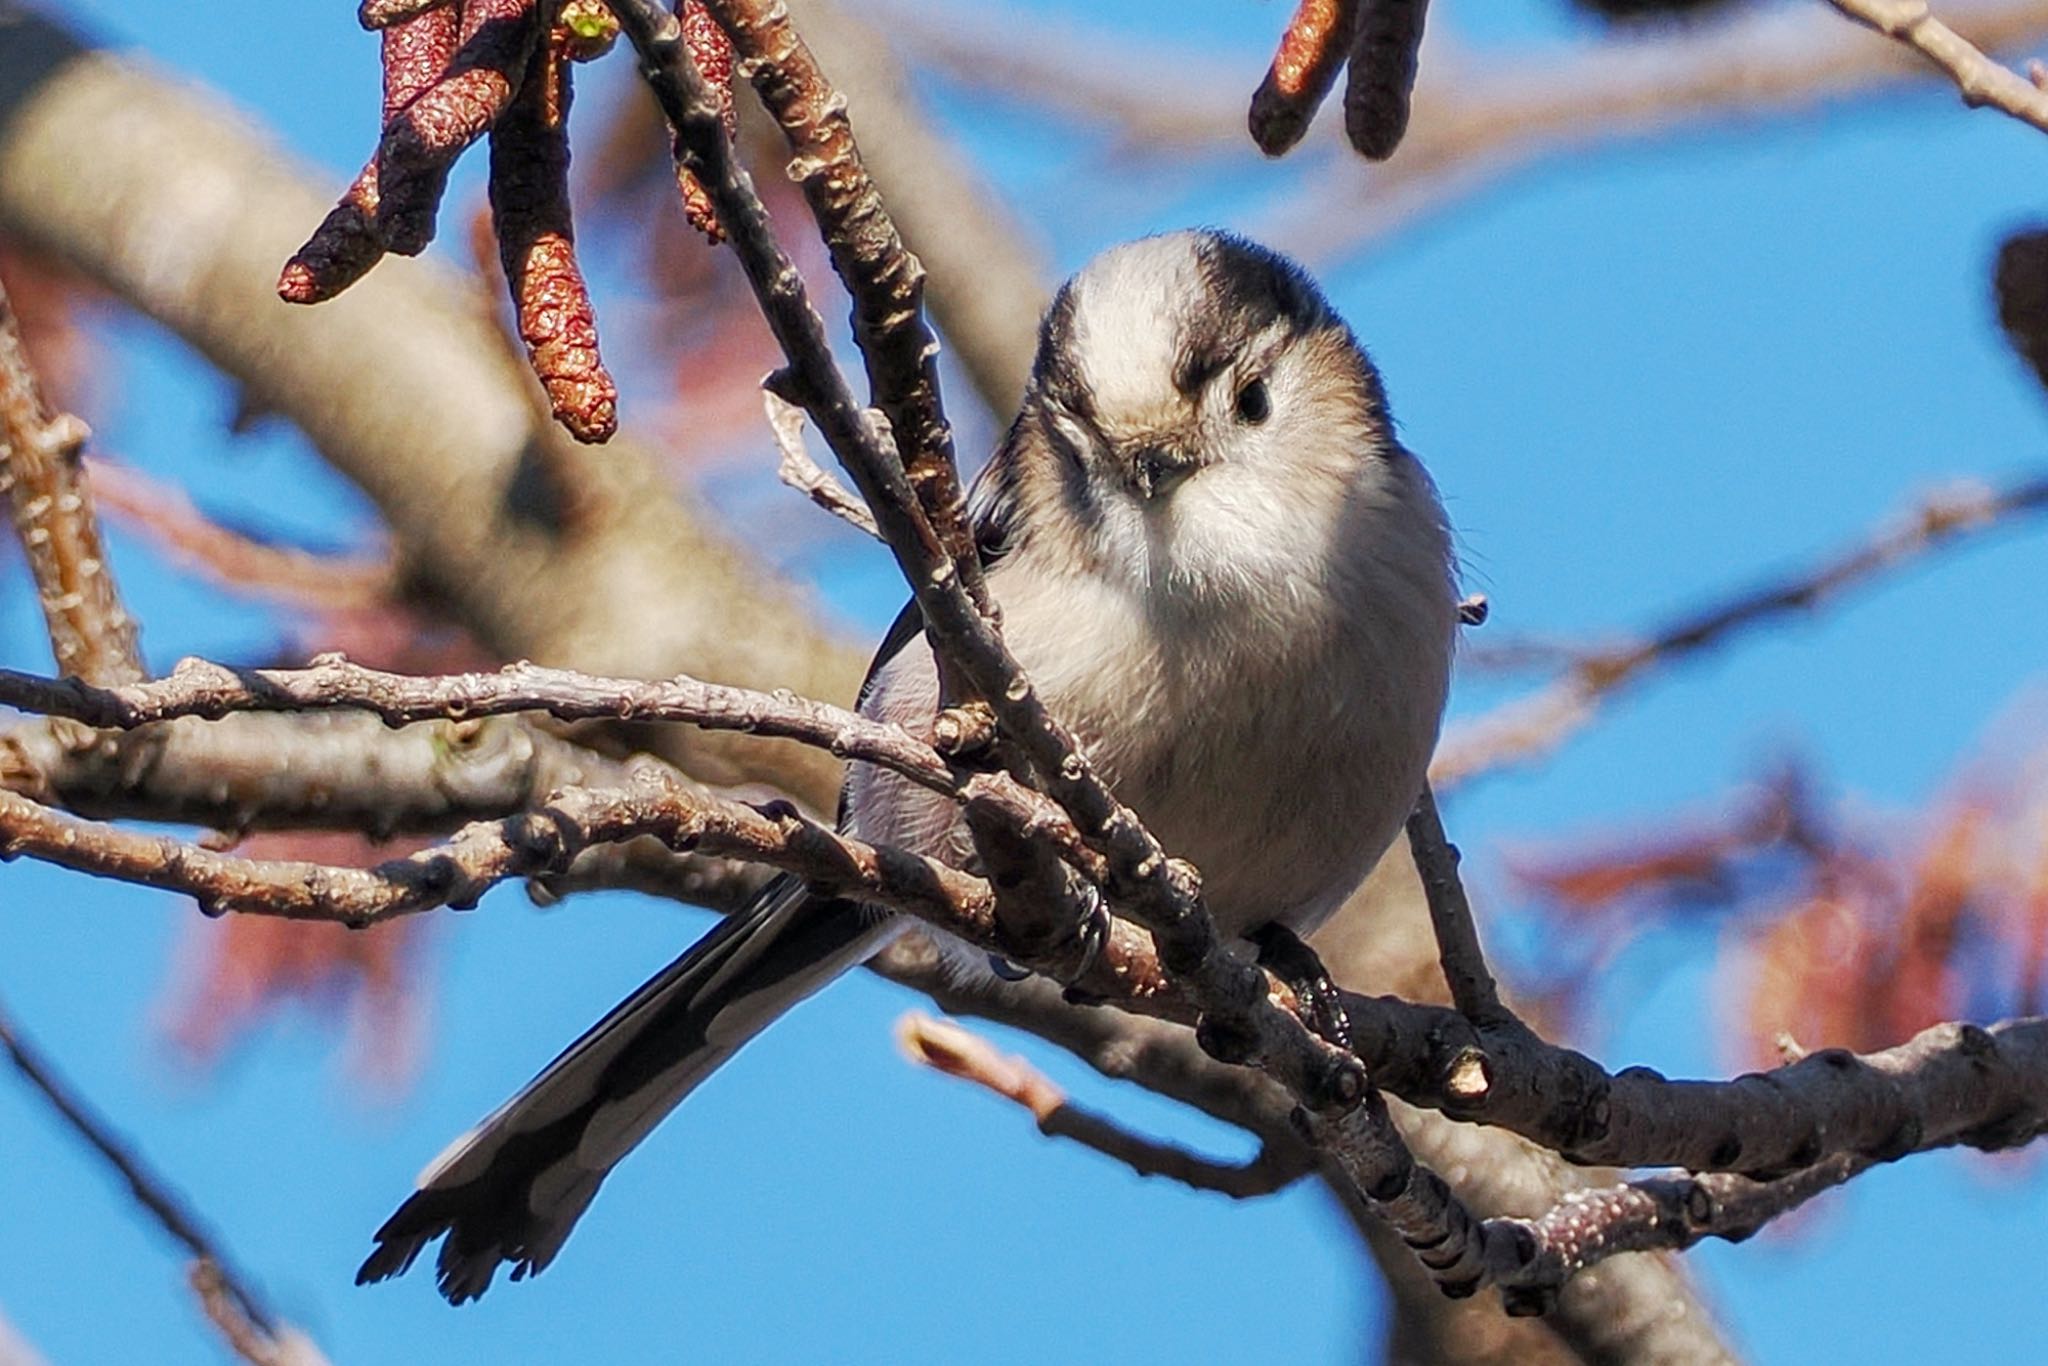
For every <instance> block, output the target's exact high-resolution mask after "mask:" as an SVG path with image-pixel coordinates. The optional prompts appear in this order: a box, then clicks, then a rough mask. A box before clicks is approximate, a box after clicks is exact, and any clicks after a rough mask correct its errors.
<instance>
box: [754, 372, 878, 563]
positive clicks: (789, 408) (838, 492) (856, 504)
mask: <svg viewBox="0 0 2048 1366" xmlns="http://www.w3.org/2000/svg"><path fill="white" fill-rule="evenodd" d="M761 405H762V406H763V407H764V408H766V409H767V411H768V430H770V431H771V432H773V433H775V448H776V450H777V451H779V452H780V453H781V457H782V458H781V459H780V460H779V461H778V462H777V464H776V466H775V477H776V478H778V479H780V480H781V481H782V482H783V483H785V484H787V485H789V487H791V488H793V489H795V490H796V491H797V492H798V493H801V494H802V495H803V496H804V497H806V498H808V499H810V500H811V501H812V502H813V503H816V504H817V505H818V506H819V507H821V508H823V509H825V511H827V512H829V513H831V514H832V515H833V516H834V517H837V518H838V519H839V520H841V521H842V522H845V523H846V524H848V525H849V526H851V527H853V528H854V529H855V530H856V531H862V532H865V533H867V534H868V535H870V536H873V537H874V538H875V539H876V540H880V539H881V538H882V533H881V530H880V529H879V528H877V527H876V526H875V514H874V513H872V512H869V511H868V505H867V504H866V503H863V502H862V501H861V500H860V499H858V498H856V497H854V496H853V495H852V494H850V493H848V492H847V491H846V487H845V486H844V485H843V484H841V483H840V482H839V481H838V480H837V479H834V478H833V477H832V476H831V475H830V474H828V473H826V472H825V470H824V469H823V468H822V467H821V466H820V465H819V464H818V462H817V461H815V460H813V459H811V453H810V452H809V451H807V450H805V449H804V410H803V409H802V408H799V407H798V406H797V405H796V404H794V403H791V402H790V401H789V400H788V399H786V398H784V397H782V395H780V394H778V393H776V392H775V390H774V389H773V388H771V387H769V386H768V385H763V386H762V387H761Z"/></svg>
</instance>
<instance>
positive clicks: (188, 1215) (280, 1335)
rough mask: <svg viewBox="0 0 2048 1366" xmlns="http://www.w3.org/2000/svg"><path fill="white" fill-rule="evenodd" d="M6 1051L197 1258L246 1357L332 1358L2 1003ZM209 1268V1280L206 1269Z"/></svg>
mask: <svg viewBox="0 0 2048 1366" xmlns="http://www.w3.org/2000/svg"><path fill="white" fill-rule="evenodd" d="M0 1051H4V1052H5V1053H6V1054H7V1057H8V1059H9V1060H10V1061H11V1062H12V1063H13V1064H14V1070H15V1071H16V1072H17V1073H19V1074H20V1075H21V1077H22V1079H23V1080H24V1081H26V1082H28V1084H29V1085H30V1086H31V1087H33V1088H34V1089H35V1090H36V1091H37V1092H39V1093H40V1094H41V1095H42V1097H43V1099H44V1100H45V1101H47V1102H48V1103H49V1106H50V1108H51V1109H52V1110H54V1111H56V1112H57V1115H58V1117H59V1118H61V1119H62V1120H63V1121H64V1123H65V1124H66V1125H67V1126H69V1127H70V1129H71V1131H72V1132H73V1133H75V1134H76V1135H77V1136H78V1137H79V1138H80V1139H82V1140H84V1142H85V1144H86V1146H87V1147H89V1148H91V1149H92V1150H93V1151H94V1152H95V1153H97V1154H98V1155H99V1157H100V1160H101V1161H103V1162H105V1163H106V1164H107V1165H108V1166H109V1167H111V1168H113V1170H114V1172H115V1173H116V1174H117V1175H118V1176H119V1177H120V1178H121V1180H122V1181H123V1182H125V1183H126V1184H127V1186H128V1193H129V1194H130V1195H131V1196H133V1197H134V1199H135V1203H136V1204H137V1205H139V1206H141V1207H142V1209H143V1211H144V1212H145V1213H146V1214H148V1215H149V1217H150V1218H151V1219H152V1220H154V1221H155V1222H156V1224H157V1226H158V1227H159V1228H161V1229H163V1231H164V1232H165V1233H167V1234H169V1235H170V1237H171V1239H172V1240H173V1241H174V1242H177V1243H178V1244H180V1245H181V1246H183V1247H184V1248H185V1249H186V1251H188V1252H190V1253H191V1254H192V1256H193V1257H194V1258H196V1259H197V1262H196V1265H195V1266H194V1269H193V1284H194V1288H195V1290H198V1291H199V1292H200V1298H201V1300H202V1303H205V1304H207V1306H208V1312H209V1317H214V1318H215V1322H216V1323H222V1318H223V1317H224V1316H231V1319H232V1321H233V1322H234V1323H235V1324H237V1325H239V1326H238V1328H237V1329H236V1331H232V1332H230V1331H228V1328H227V1325H226V1324H224V1323H223V1324H222V1326H223V1331H224V1333H226V1335H227V1337H228V1341H229V1344H230V1345H231V1346H232V1347H234V1349H235V1350H236V1352H237V1353H238V1354H240V1355H241V1356H243V1357H244V1358H245V1359H246V1360H249V1361H251V1362H257V1363H259V1366H287V1364H289V1366H324V1362H325V1358H324V1357H322V1356H321V1354H320V1352H319V1350H318V1349H317V1348H315V1347H314V1346H313V1344H312V1342H311V1340H310V1339H308V1338H307V1337H306V1336H305V1334H303V1333H301V1332H300V1331H299V1330H298V1329H296V1328H294V1327H292V1326H291V1325H290V1324H289V1323H286V1322H285V1321H284V1320H282V1319H280V1318H278V1317H277V1316H276V1315H275V1314H274V1313H272V1312H271V1311H270V1310H269V1309H268V1308H267V1307H266V1306H265V1305H264V1303H263V1300H262V1297H261V1296H259V1295H258V1294H257V1293H256V1291H255V1290H254V1288H253V1287H252V1286H251V1285H250V1283H249V1280H248V1278H247V1277H245V1276H242V1275H240V1274H239V1273H237V1272H236V1271H235V1270H234V1269H233V1262H232V1261H231V1260H230V1259H229V1258H228V1256H227V1254H226V1253H225V1252H223V1251H222V1250H221V1247H220V1243H219V1240H218V1239H217V1238H215V1237H214V1236H213V1235H212V1234H210V1233H208V1232H207V1230H206V1228H205V1227H204V1224H203V1223H202V1221H201V1220H200V1218H199V1216H198V1215H196V1214H195V1213H193V1211H192V1210H191V1209H190V1208H189V1207H188V1206H187V1205H186V1204H185V1202H184V1200H183V1199H182V1198H181V1197H180V1196H178V1195H177V1194H176V1193H175V1192H174V1191H172V1190H171V1188H170V1186H169V1185H168V1184H167V1183H166V1182H165V1181H164V1180H163V1178H162V1177H160V1176H158V1175H157V1174H156V1173H154V1172H152V1171H151V1170H150V1169H149V1167H148V1166H147V1165H146V1164H145V1163H144V1162H143V1160H142V1159H141V1158H140V1157H138V1156H137V1155H136V1154H135V1153H134V1152H132V1151H130V1149H129V1148H128V1146H127V1145H126V1144H125V1143H123V1142H122V1141H121V1140H120V1139H119V1138H117V1137H115V1136H114V1133H113V1131H112V1130H111V1129H109V1128H108V1126H107V1124H106V1122H105V1121H104V1120H102V1119H101V1118H100V1117H99V1116H97V1115H95V1114H94V1113H93V1112H92V1108H91V1107H90V1106H89V1105H87V1104H86V1102H85V1100H84V1099H83V1098H82V1097H81V1096H79V1095H78V1093H77V1092H76V1091H75V1090H73V1089H72V1087H71V1086H70V1085H69V1084H68V1083H66V1082H65V1081H64V1080H63V1079H62V1078H60V1077H59V1076H58V1075H57V1073H56V1070H55V1069H54V1068H52V1067H51V1066H50V1064H49V1062H48V1061H47V1060H46V1059H45V1058H43V1057H42V1056H41V1054H40V1053H39V1052H38V1050H37V1049H36V1048H35V1047H34V1046H33V1045H31V1044H30V1043H29V1042H28V1040H27V1039H25V1038H23V1037H22V1035H21V1032H20V1030H19V1029H18V1028H17V1027H16V1025H15V1023H14V1021H13V1019H12V1018H11V1017H10V1016H9V1015H8V1013H7V1010H6V1008H5V1006H4V1005H0ZM201 1268H204V1269H205V1285H204V1286H203V1287H202V1286H201V1284H200V1269H201Z"/></svg>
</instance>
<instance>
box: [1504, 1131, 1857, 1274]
mask: <svg viewBox="0 0 2048 1366" xmlns="http://www.w3.org/2000/svg"><path fill="white" fill-rule="evenodd" d="M1872 1165H1873V1163H1872V1162H1871V1160H1870V1159H1869V1158H1866V1157H1859V1156H1856V1155H1854V1154H1850V1153H1843V1154H1838V1155H1836V1156H1834V1157H1831V1158H1828V1159H1827V1160H1825V1161H1822V1162H1817V1163H1815V1164H1814V1165H1813V1166H1811V1167H1806V1168H1802V1169H1801V1170H1799V1171H1797V1172H1794V1173H1792V1174H1791V1175H1789V1176H1783V1177H1779V1178H1778V1179H1777V1180H1775V1181H1752V1180H1750V1179H1749V1178H1748V1177H1745V1176H1731V1175H1725V1174H1723V1175H1714V1176H1692V1175H1689V1174H1687V1173H1684V1172H1678V1173H1674V1174H1672V1175H1668V1176H1650V1177H1643V1178H1640V1179H1638V1180H1635V1181H1629V1182H1626V1183H1624V1184H1622V1185H1618V1186H1608V1187H1604V1188H1599V1189H1593V1190H1580V1191H1573V1192H1572V1193H1571V1194H1569V1195H1567V1196H1565V1197H1564V1198H1563V1199H1562V1200H1560V1201H1558V1203H1557V1204H1556V1205H1555V1206H1553V1207H1552V1208H1551V1209H1550V1210H1548V1211H1546V1212H1545V1213H1544V1214H1542V1215H1541V1216H1539V1217H1537V1218H1535V1219H1508V1218H1502V1219H1490V1220H1488V1221H1487V1223H1488V1225H1489V1228H1488V1237H1487V1246H1488V1249H1489V1251H1490V1252H1491V1253H1492V1256H1493V1261H1492V1263H1491V1264H1490V1265H1489V1266H1488V1268H1487V1275H1488V1279H1489V1280H1491V1281H1493V1282H1494V1283H1496V1284H1498V1285H1499V1286H1500V1287H1501V1289H1502V1297H1503V1298H1502V1302H1503V1304H1504V1306H1505V1307H1506V1309H1507V1311H1508V1312H1509V1313H1510V1314H1541V1313H1547V1312H1549V1310H1550V1309H1551V1308H1552V1307H1553V1306H1554V1305H1555V1304H1556V1302H1557V1292H1558V1291H1559V1290H1560V1289H1561V1288H1562V1287H1563V1286H1564V1284H1565V1283H1566V1282H1567V1281H1569V1280H1571V1278H1572V1277H1574V1276H1576V1275H1578V1274H1579V1273H1581V1272H1583V1271H1587V1270H1589V1269H1591V1268H1593V1267H1595V1266H1598V1265H1599V1264H1600V1263H1602V1262H1604V1261H1606V1260H1607V1259H1608V1258H1609V1257H1613V1256H1616V1255H1618V1254H1620V1253H1624V1252H1659V1251H1663V1252H1678V1251H1682V1250H1684V1249H1685V1248H1688V1247H1691V1246H1692V1245H1693V1244H1694V1243H1697V1242H1700V1241H1701V1240H1703V1239H1706V1238H1725V1239H1727V1240H1728V1241H1729V1242H1741V1241H1742V1240H1743V1239H1745V1238H1747V1237H1749V1236H1750V1235H1751V1234H1753V1233H1755V1232H1756V1231H1757V1230H1759V1229H1761V1228H1762V1227H1763V1226H1764V1225H1765V1224H1767V1223H1769V1222H1770V1221H1771V1220H1773V1219H1776V1218H1778V1217H1779V1216H1780V1215H1784V1214H1789V1213H1790V1212H1791V1211H1793V1210H1795V1209H1797V1208H1799V1207H1800V1206H1801V1205H1803V1204H1805V1203H1806V1202H1807V1201H1809V1200H1811V1199H1813V1198H1814V1197H1815V1196H1817V1195H1820V1194H1822V1193H1823V1192H1825V1191H1828V1190H1832V1189H1833V1188H1834V1187H1836V1186H1839V1185H1841V1184H1842V1183H1843V1182H1844V1181H1847V1180H1849V1179H1850V1178H1851V1177H1853V1176H1856V1175H1858V1174H1859V1173H1861V1172H1864V1171H1867V1170H1868V1169H1869V1168H1870V1167H1871V1166H1872Z"/></svg>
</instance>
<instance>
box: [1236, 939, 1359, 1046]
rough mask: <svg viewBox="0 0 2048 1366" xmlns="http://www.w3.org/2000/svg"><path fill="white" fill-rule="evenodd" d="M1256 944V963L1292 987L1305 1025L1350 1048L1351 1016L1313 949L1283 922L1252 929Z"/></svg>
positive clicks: (1342, 997)
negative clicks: (1282, 923)
mask: <svg viewBox="0 0 2048 1366" xmlns="http://www.w3.org/2000/svg"><path fill="white" fill-rule="evenodd" d="M1250 938H1251V941H1252V943H1253V944H1255V945H1257V946H1258V950H1259V966H1260V967H1262V968H1265V969H1267V970H1268V971H1269V972H1271V973H1272V974H1273V975H1274V976H1275V977H1278V978H1279V979H1280V980H1281V981H1283V982H1285V983H1286V984H1287V985H1288V986H1289V987H1290V988H1292V989H1293V991H1294V995H1295V999H1297V1000H1299V1001H1300V1002H1301V1011H1302V1017H1303V1018H1304V1019H1305V1020H1306V1021H1307V1022H1308V1026H1309V1028H1311V1029H1313V1030H1315V1032H1316V1033H1318V1034H1320V1035H1322V1036H1323V1038H1324V1039H1325V1040H1327V1041H1328V1042H1329V1043H1331V1044H1333V1045H1334V1046H1336V1047H1338V1048H1342V1049H1345V1050H1346V1051H1349V1049H1350V1048H1351V1017H1350V1015H1348V1014H1347V1013H1346V1012H1345V1010H1344V994H1343V993H1342V992H1341V991H1339V990H1338V989H1337V984H1336V983H1335V982H1333V981H1331V980H1330V971H1329V969H1328V968H1325V967H1324V966H1323V960H1322V959H1320V958H1318V957H1316V953H1315V950H1314V949H1312V948H1310V947H1309V946H1308V945H1306V944H1304V943H1302V942H1301V938H1300V936H1298V935H1296V934H1295V932H1294V931H1293V930H1290V929H1288V928H1287V927H1286V926H1285V925H1280V924H1272V925H1266V926H1263V927H1262V928H1260V929H1258V930H1255V931H1253V932H1252V934H1251V936H1250Z"/></svg>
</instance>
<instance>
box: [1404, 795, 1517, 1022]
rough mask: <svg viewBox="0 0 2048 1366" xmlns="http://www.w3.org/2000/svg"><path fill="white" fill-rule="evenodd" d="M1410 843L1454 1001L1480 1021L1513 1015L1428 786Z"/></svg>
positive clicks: (1410, 820)
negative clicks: (1503, 998)
mask: <svg viewBox="0 0 2048 1366" xmlns="http://www.w3.org/2000/svg"><path fill="white" fill-rule="evenodd" d="M1408 847H1409V850H1410V852H1411V853H1412V854H1413V855H1414V857H1415V870H1416V872H1417V873H1418V874H1419V875H1420V876H1421V878H1422V887H1423V893H1424V895H1425V897H1426V899H1427V900H1428V902H1429V919H1430V924H1431V926H1432V927H1433V928H1434V929H1435V931H1436V944H1437V953H1438V956H1439V957H1440V959H1441V960H1442V963H1443V969H1444V981H1445V983H1446V984H1447V985H1449V987H1450V989H1451V1003H1452V1004H1453V1005H1455V1006H1457V1008H1458V1010H1459V1012H1460V1013H1462V1014H1463V1015H1464V1016H1465V1018H1467V1019H1469V1020H1473V1021H1477V1022H1480V1023H1500V1022H1503V1021H1506V1020H1511V1019H1513V1018H1514V1017H1513V1015H1512V1014H1511V1013H1510V1012H1509V1011H1508V1009H1507V1007H1506V1006H1504V1005H1502V1004H1501V999H1500V988H1499V987H1498V986H1497V985H1495V983H1494V980H1493V973H1492V972H1491V971H1490V970H1489V969H1488V968H1487V966H1486V954H1485V952H1484V951H1483V950H1482V949H1481V948H1480V947H1479V929H1478V926H1477V925H1476V924H1475V923H1474V921H1473V919H1472V904H1471V902H1470V901H1468V900H1467V899H1466V896H1465V885H1464V882H1463V880H1462V879H1460V878H1459V876H1458V847H1457V846H1456V845H1455V844H1452V843H1451V842H1450V839H1449V838H1448V837H1447V836H1446V835H1445V834H1444V824H1443V819H1442V817H1440V816H1439V815H1438V814H1437V809H1436V794H1435V793H1433V792H1431V791H1430V790H1429V788H1428V786H1427V785H1425V786H1424V787H1423V789H1422V798H1421V800H1420V801H1418V802H1417V803H1416V804H1415V810H1414V812H1413V814H1411V815H1410V816H1409V817H1408Z"/></svg>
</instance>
